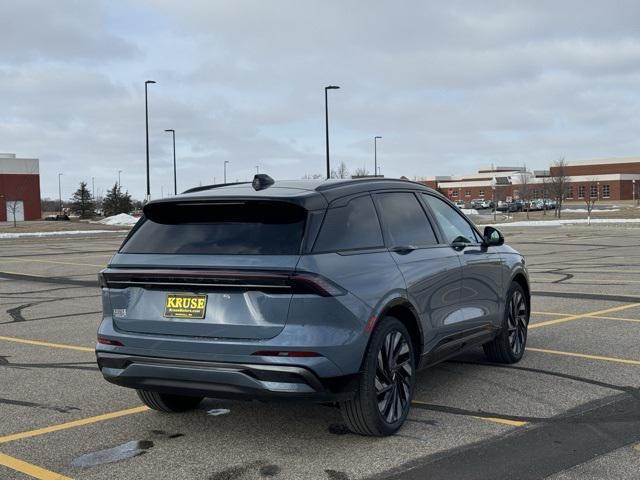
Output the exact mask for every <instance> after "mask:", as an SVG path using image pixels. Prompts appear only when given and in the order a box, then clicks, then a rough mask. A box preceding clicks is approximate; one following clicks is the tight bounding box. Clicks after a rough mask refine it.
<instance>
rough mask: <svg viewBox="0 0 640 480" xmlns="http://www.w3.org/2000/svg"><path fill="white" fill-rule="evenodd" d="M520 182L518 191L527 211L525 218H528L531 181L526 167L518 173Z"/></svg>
mask: <svg viewBox="0 0 640 480" xmlns="http://www.w3.org/2000/svg"><path fill="white" fill-rule="evenodd" d="M519 177H520V184H519V185H518V192H519V193H520V199H521V200H522V201H523V202H524V208H525V210H526V212H527V220H529V202H530V201H531V182H530V179H529V174H528V173H527V169H526V167H524V168H523V169H522V172H521V173H520V175H519Z"/></svg>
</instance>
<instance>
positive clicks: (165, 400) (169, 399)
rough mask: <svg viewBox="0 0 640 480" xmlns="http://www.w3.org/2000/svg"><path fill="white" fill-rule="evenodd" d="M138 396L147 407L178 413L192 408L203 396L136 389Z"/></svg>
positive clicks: (198, 403)
mask: <svg viewBox="0 0 640 480" xmlns="http://www.w3.org/2000/svg"><path fill="white" fill-rule="evenodd" d="M136 392H137V393H138V397H140V400H142V403H144V404H145V405H146V406H147V407H149V408H152V409H153V410H157V411H159V412H165V413H179V412H186V411H187V410H193V409H194V408H196V407H197V406H198V405H200V402H202V398H203V397H188V396H186V395H169V394H167V393H159V392H152V391H149V390H136Z"/></svg>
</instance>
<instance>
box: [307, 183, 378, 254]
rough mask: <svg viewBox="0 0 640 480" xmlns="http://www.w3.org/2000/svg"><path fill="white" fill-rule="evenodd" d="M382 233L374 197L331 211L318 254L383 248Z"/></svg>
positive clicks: (324, 223)
mask: <svg viewBox="0 0 640 480" xmlns="http://www.w3.org/2000/svg"><path fill="white" fill-rule="evenodd" d="M383 245H384V241H383V239H382V231H381V230H380V222H379V221H378V215H377V214H376V209H375V207H374V206H373V201H372V200H371V196H370V195H364V196H360V197H356V198H353V199H351V200H350V201H349V203H347V204H346V205H344V206H341V207H330V208H329V209H328V210H327V214H326V216H325V219H324V222H323V223H322V228H321V230H320V234H319V235H318V240H317V241H316V244H315V247H314V249H313V251H314V252H335V251H340V250H355V249H364V248H375V247H382V246H383Z"/></svg>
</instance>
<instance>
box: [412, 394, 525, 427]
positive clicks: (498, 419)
mask: <svg viewBox="0 0 640 480" xmlns="http://www.w3.org/2000/svg"><path fill="white" fill-rule="evenodd" d="M411 404H416V405H427V406H428V405H429V404H428V403H426V402H421V401H420V400H412V401H411ZM453 415H456V414H455V413H454V414H453ZM471 418H477V419H478V420H486V421H487V422H493V423H500V424H502V425H509V426H511V427H522V426H523V425H526V424H527V422H521V421H519V420H509V419H508V418H501V417H478V416H476V415H471Z"/></svg>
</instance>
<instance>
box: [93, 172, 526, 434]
mask: <svg viewBox="0 0 640 480" xmlns="http://www.w3.org/2000/svg"><path fill="white" fill-rule="evenodd" d="M503 243H504V239H503V237H502V235H501V234H500V233H499V232H498V231H497V230H496V229H494V228H491V227H486V228H485V230H484V235H483V234H481V233H480V232H479V231H478V230H477V229H476V227H475V226H474V225H473V223H471V222H470V221H469V220H468V219H467V218H466V217H465V216H464V215H463V214H462V213H461V212H460V211H459V210H458V209H457V208H456V207H455V206H454V205H453V204H452V203H451V202H450V201H449V200H447V199H446V198H445V197H443V196H442V195H441V194H439V193H437V192H436V191H434V190H431V189H429V188H427V187H425V186H424V185H421V184H418V183H412V182H408V181H402V180H388V179H381V178H379V179H362V180H336V181H333V180H331V181H278V182H274V181H273V180H272V179H271V178H270V177H268V176H266V175H257V176H256V178H255V179H254V181H253V182H252V183H240V184H227V185H213V186H208V187H198V188H195V189H192V190H189V191H187V192H185V193H184V194H181V195H178V196H175V197H171V198H166V199H163V200H156V201H152V202H150V203H148V204H147V205H145V207H144V216H143V218H142V219H141V220H140V221H139V222H138V223H137V224H136V225H135V227H134V228H133V229H132V231H131V233H130V234H129V235H128V237H127V238H126V239H125V241H124V243H123V244H122V246H121V247H120V250H119V251H118V253H117V254H115V255H114V256H113V258H112V259H111V261H110V263H109V266H108V268H106V269H105V270H103V271H102V272H101V273H100V276H99V280H100V285H101V287H102V302H103V308H104V314H103V320H102V323H101V325H100V328H99V331H98V343H97V347H96V354H97V361H98V365H99V367H100V370H101V372H102V374H103V376H104V378H105V379H106V380H108V381H109V382H111V383H114V384H117V385H121V386H123V387H129V388H134V389H136V390H137V392H138V395H139V396H140V398H141V399H142V401H143V402H144V403H145V404H146V405H148V406H149V407H151V408H153V409H156V410H160V411H163V412H181V411H185V410H188V409H191V408H195V407H196V406H197V405H198V404H199V403H200V402H201V400H202V399H203V398H204V397H217V398H244V399H266V398H283V397H286V398H296V399H310V400H313V401H318V402H329V403H333V404H335V405H338V406H339V408H340V410H341V412H342V415H343V417H344V421H345V422H346V424H347V425H348V427H349V428H350V429H351V430H352V431H353V432H356V433H359V434H363V435H389V434H392V433H393V432H395V431H396V430H397V429H398V428H400V426H401V425H402V424H403V422H404V420H405V418H406V416H407V413H408V411H409V408H410V405H411V399H412V395H413V391H414V384H415V378H416V373H415V372H416V370H417V369H420V368H423V367H428V366H430V365H434V364H435V363H438V362H441V361H443V360H446V359H448V358H451V357H453V356H455V355H458V354H459V353H461V352H463V351H465V350H467V349H469V348H473V347H476V346H479V345H482V346H483V347H484V351H485V353H486V355H487V356H488V357H489V358H490V359H491V360H493V361H497V362H503V363H512V362H517V361H518V360H520V358H521V357H522V355H523V353H524V348H525V344H526V339H527V325H528V321H529V305H530V296H529V284H528V275H527V271H526V268H525V261H524V258H523V257H522V255H520V254H519V253H518V252H516V251H515V250H513V249H511V248H510V247H507V246H506V245H504V244H503Z"/></svg>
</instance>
